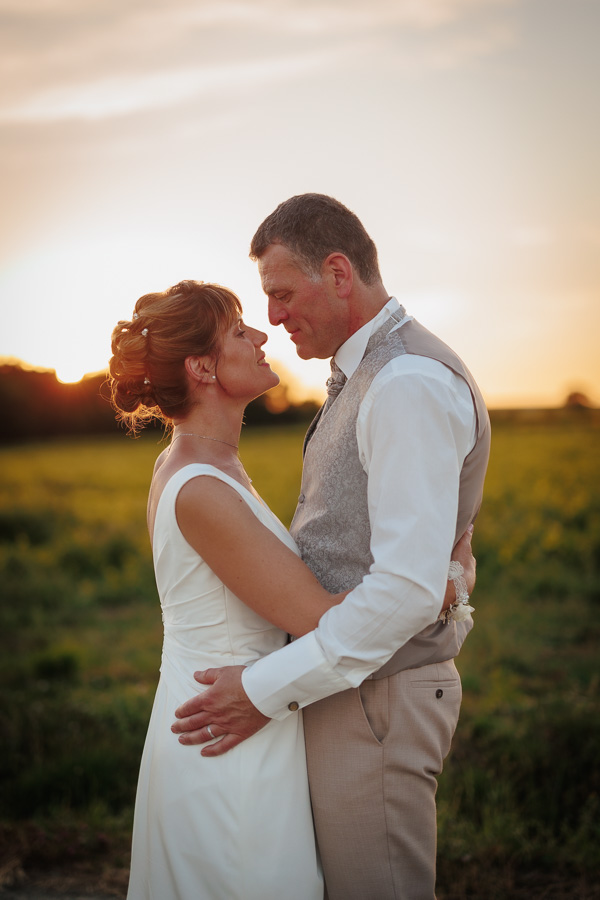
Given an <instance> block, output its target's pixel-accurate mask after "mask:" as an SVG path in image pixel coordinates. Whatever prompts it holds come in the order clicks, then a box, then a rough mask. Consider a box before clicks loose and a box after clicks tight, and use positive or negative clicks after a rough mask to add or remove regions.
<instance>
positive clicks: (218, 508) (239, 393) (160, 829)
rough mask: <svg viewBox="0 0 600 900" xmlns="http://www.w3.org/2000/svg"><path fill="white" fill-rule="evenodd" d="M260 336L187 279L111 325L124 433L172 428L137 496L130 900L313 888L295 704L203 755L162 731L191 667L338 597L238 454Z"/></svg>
mask: <svg viewBox="0 0 600 900" xmlns="http://www.w3.org/2000/svg"><path fill="white" fill-rule="evenodd" d="M266 339H267V338H266V335H265V334H263V333H262V332H260V331H257V330H256V329H254V328H250V327H248V326H246V325H245V324H244V323H243V321H242V309H241V305H240V302H239V300H238V298H237V297H236V296H235V295H234V294H233V293H232V292H231V291H229V290H227V289H226V288H223V287H221V286H219V285H216V284H204V283H202V282H195V281H183V282H180V283H179V284H177V285H175V286H174V287H172V288H169V289H168V290H166V291H164V292H161V293H155V294H146V295H145V296H143V297H141V298H140V299H139V300H138V301H137V303H136V306H135V311H134V313H133V317H132V319H131V321H121V322H119V323H118V325H117V326H116V328H115V329H114V331H113V334H112V353H113V356H112V358H111V361H110V376H111V391H112V402H113V405H114V407H115V409H116V410H117V412H118V416H119V418H120V419H122V420H123V421H124V422H125V423H126V424H127V426H128V427H129V428H130V430H131V431H132V432H134V433H135V432H137V430H138V429H139V428H140V427H142V426H143V425H144V424H145V423H146V422H147V421H149V420H150V419H152V418H153V417H156V416H158V417H159V418H162V419H163V420H164V421H165V423H167V424H168V425H169V426H172V438H171V443H170V445H169V447H168V448H167V449H166V450H164V451H163V452H162V453H161V454H160V456H159V458H158V460H157V462H156V465H155V468H154V473H153V477H152V483H151V486H150V494H149V499H148V529H149V533H150V539H151V543H152V551H153V558H154V568H155V575H156V583H157V588H158V593H159V596H160V602H161V607H162V615H163V622H164V644H163V651H162V661H161V670H160V680H159V684H158V688H157V692H156V697H155V700H154V706H153V710H152V715H151V719H150V724H149V728H148V734H147V738H146V743H145V748H144V753H143V756H142V761H141V767H140V775H139V782H138V789H137V797H136V806H135V818H134V827H133V841H132V862H131V875H130V884H129V892H128V900H192V898H194V900H196V898H202V900H259V898H260V900H264V898H266V897H284V896H285V897H286V898H287V900H313V898H314V900H317V898H322V897H323V882H322V875H321V871H320V866H319V861H318V853H317V848H316V845H315V838H314V833H313V825H312V817H311V809H310V798H309V792H308V783H307V776H306V763H305V756H304V738H303V731H302V717H301V715H298V716H289V717H287V718H285V719H284V720H282V721H276V720H269V721H268V723H267V724H266V725H265V727H264V728H262V729H261V730H260V731H258V732H257V733H256V734H255V735H253V736H252V737H251V738H249V739H248V740H246V741H244V742H243V743H242V744H240V745H239V746H237V747H235V749H234V750H232V751H231V752H229V753H226V754H224V755H222V756H219V757H217V758H211V759H208V758H206V757H203V756H202V755H201V752H200V748H198V747H194V746H185V745H183V744H181V743H180V742H179V741H178V739H177V735H175V734H173V733H172V731H171V728H170V726H171V722H172V717H173V710H175V709H176V708H177V707H178V706H180V705H181V704H182V703H183V702H184V701H185V700H186V699H187V698H188V697H190V696H191V695H192V694H194V693H197V692H198V690H202V686H199V685H198V683H197V682H196V681H195V680H194V678H193V672H194V671H195V670H196V669H199V668H201V669H207V668H216V667H220V666H231V665H247V664H248V663H252V662H253V661H255V660H256V659H258V658H260V657H261V656H264V655H265V654H267V653H270V652H272V651H273V650H276V649H278V648H280V647H282V646H283V645H284V644H285V643H286V642H287V640H288V634H291V635H293V636H299V635H302V634H305V633H306V632H307V631H310V630H312V629H313V628H315V626H316V625H317V622H318V621H319V618H320V617H321V615H322V614H323V613H324V612H325V611H326V610H327V609H329V607H330V606H332V605H334V604H336V603H339V602H341V600H343V598H344V596H345V594H337V595H331V594H329V593H328V592H327V591H325V589H324V588H322V587H321V585H320V584H319V583H318V581H317V580H316V579H315V577H314V575H313V574H312V573H311V571H310V570H309V569H308V568H307V567H306V566H305V565H304V563H303V562H302V561H301V560H300V558H299V556H298V555H297V550H296V547H295V545H294V542H293V540H292V538H291V537H290V535H289V534H288V532H287V530H286V529H285V528H284V526H283V525H282V524H281V522H279V520H278V519H277V518H276V516H275V515H274V514H273V513H272V512H271V511H270V510H269V509H268V507H267V506H266V505H265V504H264V503H263V501H262V500H261V499H260V497H259V496H258V494H257V493H256V491H255V490H254V488H253V487H252V483H251V481H250V479H249V478H248V475H247V474H246V472H245V470H244V468H243V466H242V463H241V461H240V459H239V457H238V443H239V437H240V430H241V425H242V417H243V413H244V409H245V407H246V406H247V404H248V403H249V402H250V401H251V400H253V399H254V398H255V397H258V396H259V395H261V394H263V393H264V392H265V391H267V390H269V389H270V388H272V387H274V386H275V385H276V384H277V383H278V381H279V378H278V376H277V375H276V374H275V373H274V372H273V371H272V370H271V368H270V366H269V364H268V362H267V361H266V359H265V354H264V352H263V350H262V346H263V344H264V343H265V341H266ZM462 553H464V557H463V556H462V555H461V556H460V557H459V558H460V560H461V561H462V562H463V563H464V564H465V565H467V561H468V555H467V554H469V555H470V552H469V551H468V550H467V548H466V547H465V548H463V549H462ZM450 593H451V591H450V589H449V592H448V595H447V598H446V600H445V602H444V608H446V607H447V606H449V605H450V603H451V602H452V600H453V599H454V594H453V591H452V595H451V596H450ZM219 736H220V735H219V733H218V729H216V733H215V734H214V737H215V738H218V737H219Z"/></svg>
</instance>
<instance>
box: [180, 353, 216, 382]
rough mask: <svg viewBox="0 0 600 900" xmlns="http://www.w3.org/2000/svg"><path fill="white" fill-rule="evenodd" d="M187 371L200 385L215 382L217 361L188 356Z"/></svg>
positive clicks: (207, 357) (203, 357)
mask: <svg viewBox="0 0 600 900" xmlns="http://www.w3.org/2000/svg"><path fill="white" fill-rule="evenodd" d="M185 371H186V372H187V374H188V376H189V377H190V378H191V379H192V380H193V381H195V382H196V383H198V384H207V383H209V382H211V381H214V380H215V360H214V359H212V358H211V357H210V356H186V358H185Z"/></svg>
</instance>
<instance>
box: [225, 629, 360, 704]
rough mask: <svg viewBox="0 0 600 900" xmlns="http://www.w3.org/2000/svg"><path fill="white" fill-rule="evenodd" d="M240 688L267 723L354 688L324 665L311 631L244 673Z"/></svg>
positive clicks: (321, 652)
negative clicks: (265, 717)
mask: <svg viewBox="0 0 600 900" xmlns="http://www.w3.org/2000/svg"><path fill="white" fill-rule="evenodd" d="M242 685H243V688H244V690H245V691H246V694H247V695H248V697H249V699H250V700H251V701H252V703H253V704H254V706H256V708H257V709H259V710H260V712H261V713H262V714H263V715H265V716H269V718H270V719H285V718H286V717H287V716H289V715H290V713H292V712H295V711H296V710H298V709H302V707H304V706H308V704H309V703H314V702H315V701H316V700H322V699H323V697H329V696H330V695H331V694H337V693H338V692H339V691H346V690H348V688H350V687H354V685H352V684H350V682H349V681H347V680H346V679H345V678H343V677H342V676H341V675H339V674H338V673H337V672H336V671H335V670H334V669H333V668H332V667H331V665H330V664H329V663H328V662H327V659H326V658H325V656H324V654H323V651H322V650H321V647H320V646H319V644H318V642H317V640H316V638H315V635H314V632H312V631H311V632H310V633H309V634H305V635H303V636H302V637H301V638H298V640H296V641H293V642H292V643H291V644H287V646H285V647H282V648H281V650H276V651H275V652H274V653H269V655H268V656H264V657H263V658H262V659H259V660H257V661H256V662H255V663H253V664H252V665H251V666H248V667H247V668H246V669H244V672H243V673H242Z"/></svg>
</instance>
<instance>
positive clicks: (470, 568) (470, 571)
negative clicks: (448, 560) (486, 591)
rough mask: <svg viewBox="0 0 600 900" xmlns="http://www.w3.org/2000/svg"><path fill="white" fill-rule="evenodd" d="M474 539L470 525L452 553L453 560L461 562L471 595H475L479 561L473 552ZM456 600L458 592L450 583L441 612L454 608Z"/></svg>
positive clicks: (450, 582) (451, 582) (452, 583)
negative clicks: (450, 607)
mask: <svg viewBox="0 0 600 900" xmlns="http://www.w3.org/2000/svg"><path fill="white" fill-rule="evenodd" d="M472 537H473V526H472V525H469V527H468V528H467V530H466V531H465V533H464V534H463V536H462V537H461V539H460V540H459V541H458V543H457V544H456V546H455V548H454V550H453V551H452V559H453V560H456V561H457V562H459V563H460V564H461V566H462V567H463V569H464V570H465V572H464V576H463V577H464V579H465V581H466V582H467V591H468V592H469V594H472V593H473V588H474V587H475V569H476V568H477V560H476V559H475V557H474V556H473V553H472V552H471V538H472ZM455 600H456V590H455V588H454V582H453V581H449V582H448V584H447V586H446V593H445V595H444V605H443V606H442V609H441V612H443V611H444V610H445V609H448V607H449V606H452V604H453V603H454V601H455Z"/></svg>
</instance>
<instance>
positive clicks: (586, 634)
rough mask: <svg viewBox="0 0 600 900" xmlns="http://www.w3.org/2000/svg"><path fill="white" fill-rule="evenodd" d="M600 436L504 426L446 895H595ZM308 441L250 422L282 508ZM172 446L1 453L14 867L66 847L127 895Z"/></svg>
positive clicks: (2, 669) (0, 836) (446, 776)
mask: <svg viewBox="0 0 600 900" xmlns="http://www.w3.org/2000/svg"><path fill="white" fill-rule="evenodd" d="M598 434H599V432H598V429H597V428H594V427H592V426H590V425H586V424H585V422H582V423H580V424H571V425H570V426H569V427H568V428H566V427H559V426H557V425H553V424H551V423H550V424H543V425H538V426H536V427H529V428H528V427H516V426H511V425H510V424H505V425H502V426H499V427H497V428H496V429H495V434H494V442H493V452H492V459H491V462H490V470H489V476H488V481H487V486H486V497H485V504H484V509H483V511H482V513H481V515H480V517H479V519H478V521H477V524H476V531H475V538H474V547H475V553H476V556H477V558H478V584H477V588H476V593H475V596H474V598H473V605H474V606H475V607H476V612H475V621H476V627H475V629H474V631H473V633H472V635H471V636H470V637H469V640H468V641H467V642H466V644H465V647H464V648H463V650H462V652H461V654H460V657H459V659H458V667H459V669H460V671H461V675H462V678H463V690H464V700H463V710H462V714H461V721H460V723H459V726H458V730H457V734H456V736H455V739H454V744H453V750H452V753H451V755H450V757H449V759H448V760H447V764H446V768H445V771H444V773H443V775H442V777H441V779H440V788H439V792H438V808H439V822H440V827H439V861H438V872H439V877H438V882H439V889H438V897H439V900H462V898H468V897H475V898H490V900H495V898H498V900H500V898H504V897H521V896H522V897H548V898H553V897H567V896H569V897H581V898H588V897H590V898H591V897H596V896H600V894H599V893H597V892H596V893H594V892H595V891H597V885H596V884H595V883H596V880H597V879H596V877H595V875H596V873H597V872H598V871H599V870H600V850H599V848H600V840H599V839H600V825H599V823H600V816H599V813H600V810H599V809H598V806H599V802H600V801H599V797H600V774H599V773H600V766H599V763H598V760H599V759H600V715H599V712H600V709H599V700H598V694H599V691H598V687H599V679H598V667H597V646H598V637H599V636H600V635H599V632H600V616H599V613H600V478H599V475H600V454H599V453H598ZM301 440H302V429H300V428H295V427H294V428H285V429H283V428H270V429H254V430H248V431H247V432H245V434H244V437H243V442H242V451H241V452H242V457H243V459H244V462H245V464H246V467H247V469H248V471H249V472H250V473H251V475H252V477H253V479H254V484H255V486H256V488H257V489H258V490H259V492H260V493H261V494H262V495H263V496H264V498H265V499H266V501H267V502H268V503H269V504H270V505H271V506H272V508H273V509H274V511H275V512H276V513H277V515H279V517H280V518H281V519H282V521H284V522H285V523H286V524H288V523H289V521H290V520H291V516H292V514H293V510H294V507H295V502H296V497H297V494H298V487H299V479H300V468H301ZM161 447H162V445H161V444H159V443H158V438H157V436H156V435H148V436H146V437H144V438H141V439H139V440H137V441H132V440H130V439H127V438H126V437H125V436H121V437H119V436H117V437H107V438H97V439H93V440H77V441H75V440H71V441H57V442H51V443H44V444H37V445H36V444H31V445H25V446H21V447H18V448H12V449H9V450H8V449H4V450H1V451H0V579H1V582H0V583H1V584H2V596H3V601H2V606H1V609H0V651H1V652H0V733H1V734H2V748H3V752H2V754H1V755H0V784H1V786H2V790H1V792H0V840H1V841H2V846H3V848H4V862H3V864H4V869H2V859H1V858H0V887H1V886H2V879H3V878H4V882H5V884H9V883H10V880H11V878H12V879H13V880H14V879H15V878H16V874H15V873H18V871H19V869H20V868H22V867H25V868H26V869H27V870H31V869H32V867H33V868H35V867H37V868H38V869H39V868H40V867H45V868H46V869H47V870H48V871H53V870H54V869H56V867H62V870H63V871H64V869H65V867H66V866H67V864H68V866H69V867H71V868H73V867H74V869H77V867H80V868H81V869H82V871H86V872H88V873H89V872H92V871H93V872H95V873H96V875H95V876H94V878H96V877H99V875H98V873H100V872H106V871H108V872H114V871H120V872H121V877H120V878H116V879H115V878H113V880H112V881H111V879H110V877H109V876H107V879H106V887H107V890H108V889H109V888H110V889H111V890H113V892H114V893H115V895H117V896H121V895H122V893H123V884H124V883H125V881H126V870H127V859H128V844H129V835H130V829H131V816H132V804H133V798H134V792H135V783H136V777H137V768H138V765H139V758H140V754H141V748H142V744H143V739H144V735H145V731H146V725H147V720H148V715H149V709H150V705H151V702H152V697H153V693H154V689H155V686H156V682H157V679H158V665H159V660H160V643H161V621H160V610H159V607H158V600H157V596H156V590H155V587H154V581H153V575H152V570H151V557H150V548H149V542H148V537H147V534H146V531H145V521H144V520H145V502H146V491H147V486H148V482H149V479H150V475H151V472H152V466H153V464H154V460H155V458H156V456H157V454H158V452H160V449H161ZM3 872H4V875H3V874H2V873H3ZM111 885H112V887H111Z"/></svg>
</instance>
